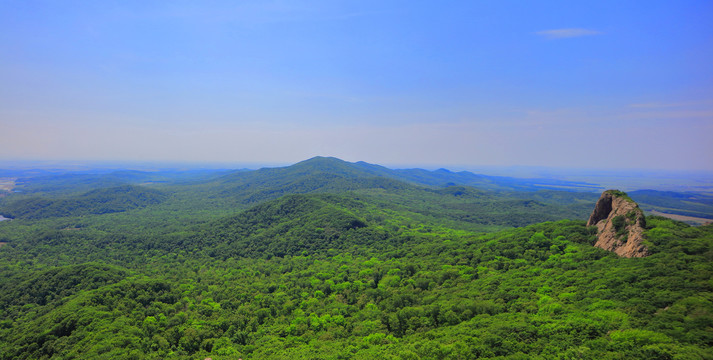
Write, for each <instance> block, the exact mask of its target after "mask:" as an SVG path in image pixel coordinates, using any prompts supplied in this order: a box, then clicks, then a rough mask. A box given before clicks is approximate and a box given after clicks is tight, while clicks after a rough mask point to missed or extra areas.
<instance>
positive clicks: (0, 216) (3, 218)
mask: <svg viewBox="0 0 713 360" xmlns="http://www.w3.org/2000/svg"><path fill="white" fill-rule="evenodd" d="M3 220H10V219H8V218H6V217H4V216H2V215H0V221H3Z"/></svg>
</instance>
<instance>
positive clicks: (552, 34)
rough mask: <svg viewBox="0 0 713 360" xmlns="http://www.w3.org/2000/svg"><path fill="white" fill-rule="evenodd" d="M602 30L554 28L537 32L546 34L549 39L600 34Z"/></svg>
mask: <svg viewBox="0 0 713 360" xmlns="http://www.w3.org/2000/svg"><path fill="white" fill-rule="evenodd" d="M601 33H602V32H600V31H596V30H589V29H577V28H574V29H553V30H542V31H538V32H537V33H536V34H537V35H540V36H544V37H546V38H548V39H564V38H573V37H581V36H590V35H599V34H601Z"/></svg>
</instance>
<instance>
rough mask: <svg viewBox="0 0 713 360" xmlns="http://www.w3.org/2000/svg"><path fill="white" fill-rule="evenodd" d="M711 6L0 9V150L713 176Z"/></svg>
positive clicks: (13, 156) (86, 4)
mask: <svg viewBox="0 0 713 360" xmlns="http://www.w3.org/2000/svg"><path fill="white" fill-rule="evenodd" d="M712 63H713V3H711V2H709V1H675V2H674V1H635V2H626V3H622V2H617V1H596V2H590V3H588V4H582V3H580V2H577V3H576V4H573V3H571V2H537V3H534V2H532V3H531V2H521V1H493V2H487V3H483V2H478V3H475V2H470V1H464V2H449V3H447V5H446V4H443V3H434V2H428V3H427V2H411V1H409V2H407V1H387V2H382V1H309V2H306V1H238V2H233V1H209V2H189V1H175V2H174V1H172V2H168V1H167V2H144V1H101V2H90V1H63V2H54V1H3V0H0V158H2V159H6V160H19V159H52V160H58V159H78V160H129V161H132V160H146V161H191V162H200V161H219V162H280V163H290V162H295V161H299V160H303V159H306V158H309V157H311V156H314V155H327V156H337V157H340V158H342V159H345V160H349V161H357V160H364V161H368V162H373V163H379V164H386V165H388V164H400V165H408V164H414V165H428V164H437V165H443V166H447V165H484V166H491V165H501V166H502V165H528V166H565V167H578V168H602V167H614V168H631V167H635V168H653V169H682V170H683V169H687V170H693V169H703V170H713V159H711V158H712V156H711V154H713V145H712V142H711V141H710V138H711V135H713V96H711V94H713V66H710V64H712Z"/></svg>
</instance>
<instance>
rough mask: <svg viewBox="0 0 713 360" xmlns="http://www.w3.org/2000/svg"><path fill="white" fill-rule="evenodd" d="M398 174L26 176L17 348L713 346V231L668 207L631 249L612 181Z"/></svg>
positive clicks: (9, 332)
mask: <svg viewBox="0 0 713 360" xmlns="http://www.w3.org/2000/svg"><path fill="white" fill-rule="evenodd" d="M390 171H391V170H389V169H386V168H382V167H378V166H376V165H371V164H366V163H347V162H342V161H339V160H337V159H324V158H318V159H312V160H308V161H306V162H303V163H300V164H296V165H293V166H290V167H285V168H273V169H261V170H257V171H239V172H233V173H225V172H221V173H205V174H203V176H193V175H187V174H178V175H176V174H174V175H175V176H173V177H172V175H170V174H168V175H167V174H161V175H159V174H153V175H152V179H154V180H156V179H159V178H160V179H161V180H160V181H150V180H151V179H148V178H147V177H146V176H145V175H140V176H139V175H137V174H133V173H132V176H133V177H135V179H137V181H130V180H131V179H129V178H126V177H124V178H122V179H123V180H122V181H123V182H122V181H120V182H111V183H110V185H108V186H107V183H106V182H105V180H106V179H105V178H103V176H106V175H98V176H91V177H89V176H87V177H84V178H85V179H90V180H87V181H83V182H82V181H80V182H77V183H76V184H75V185H72V182H71V181H68V180H67V179H68V178H67V177H66V176H64V177H59V178H58V179H57V184H56V186H55V185H53V184H52V179H51V177H43V178H42V179H41V182H39V184H38V185H32V178H27V179H25V180H24V181H26V182H25V184H26V185H25V186H24V187H22V188H21V189H22V190H23V191H22V192H20V193H13V194H10V195H8V196H5V197H3V198H0V214H4V215H7V216H9V217H13V218H14V219H13V220H10V221H2V222H0V243H4V245H2V246H1V247H0V359H79V358H81V359H203V358H206V357H210V358H212V359H237V358H243V359H365V358H376V359H476V358H482V359H622V358H626V359H713V351H712V350H711V349H713V281H712V280H711V279H713V226H711V225H708V226H701V227H693V226H689V225H687V224H684V223H681V222H676V221H673V220H669V219H665V218H662V217H656V216H648V217H647V219H646V234H645V236H646V245H647V246H648V248H649V250H650V253H651V255H650V256H648V257H645V258H631V259H627V258H620V257H618V256H617V255H615V254H613V253H610V252H607V251H605V250H602V249H599V248H596V247H594V246H592V245H593V243H594V241H595V235H596V229H595V228H594V227H586V226H585V219H586V218H587V216H588V215H589V213H590V212H591V210H592V207H593V205H594V201H596V199H597V197H598V195H597V194H593V193H578V192H566V191H556V190H539V191H519V190H518V189H515V188H505V187H504V185H502V184H503V183H499V184H500V185H498V186H499V188H497V189H494V188H489V187H478V186H477V185H478V184H477V183H467V182H466V180H467V181H474V180H473V179H474V177H473V176H471V175H472V174H471V175H468V174H459V173H451V174H459V175H456V176H450V175H448V173H449V172H447V171H445V170H438V171H434V172H428V171H425V170H423V171H416V170H414V171H411V172H408V174H409V175H408V176H402V177H401V178H398V177H397V176H396V175H393V174H394V173H395V172H394V171H391V172H390ZM417 175H418V177H417ZM111 176H112V178H116V175H111ZM417 178H421V179H426V180H422V181H420V182H419V181H415V180H414V179H417ZM463 178H464V179H466V180H462V179H463ZM434 179H438V180H434ZM459 179H460V180H459ZM40 184H41V186H40ZM33 186H35V188H34V189H35V190H33ZM52 189H54V190H52ZM631 195H632V197H633V198H635V199H636V197H635V195H636V193H632V194H631ZM642 195H647V196H652V197H656V196H659V194H658V193H653V194H651V193H644V194H642ZM664 198H665V199H671V198H672V196H664ZM652 201H663V200H661V199H659V200H656V199H653V200H652ZM701 203H702V204H703V206H706V203H705V201H703V202H701ZM673 205H674V206H675V203H674V204H673ZM693 206H698V205H693ZM699 210H700V211H703V212H705V211H706V210H705V208H703V209H702V210H701V209H699Z"/></svg>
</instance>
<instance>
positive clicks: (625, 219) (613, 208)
mask: <svg viewBox="0 0 713 360" xmlns="http://www.w3.org/2000/svg"><path fill="white" fill-rule="evenodd" d="M587 226H596V227H597V242H596V243H595V244H594V246H596V247H599V248H602V249H604V250H608V251H613V252H614V253H616V254H617V255H619V256H623V257H628V258H631V257H644V256H647V255H649V251H648V249H647V248H646V246H645V245H644V228H645V227H646V219H645V218H644V212H643V211H641V209H639V205H637V204H636V202H634V200H632V199H631V198H630V197H629V196H628V195H626V193H624V192H622V191H619V190H607V191H605V192H603V193H602V196H601V197H599V200H598V201H597V204H596V205H595V206H594V211H592V215H591V216H590V217H589V221H587Z"/></svg>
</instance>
